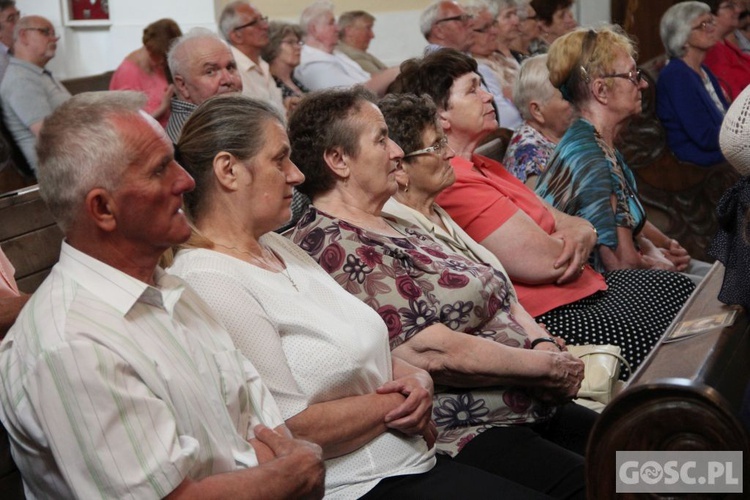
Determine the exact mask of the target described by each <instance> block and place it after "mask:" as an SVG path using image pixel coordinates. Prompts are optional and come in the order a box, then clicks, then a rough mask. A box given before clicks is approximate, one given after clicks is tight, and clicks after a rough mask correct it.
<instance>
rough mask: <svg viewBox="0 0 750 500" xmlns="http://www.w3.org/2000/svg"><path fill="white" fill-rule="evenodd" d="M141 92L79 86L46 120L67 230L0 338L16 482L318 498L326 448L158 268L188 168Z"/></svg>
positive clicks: (48, 487) (46, 491)
mask: <svg viewBox="0 0 750 500" xmlns="http://www.w3.org/2000/svg"><path fill="white" fill-rule="evenodd" d="M144 100H145V98H144V97H142V96H141V95H140V94H137V93H131V92H111V93H90V94H81V95H79V96H76V97H74V98H73V99H71V100H70V101H69V102H68V103H67V104H64V105H63V106H61V107H60V108H58V110H57V111H56V112H55V113H54V114H53V115H51V116H50V117H48V118H47V119H46V120H45V123H44V126H43V128H42V131H41V140H40V145H39V160H40V164H39V172H38V174H39V185H40V191H41V194H42V197H43V198H44V200H45V201H46V202H47V204H48V206H49V208H50V211H51V212H52V213H53V214H54V215H55V217H56V220H57V222H58V224H59V225H60V227H61V229H62V230H63V232H64V233H65V236H66V239H65V242H64V243H63V247H62V252H61V255H60V261H59V263H58V264H57V265H56V266H55V267H54V268H53V270H52V272H51V274H50V276H49V277H48V278H47V279H46V280H45V281H44V282H43V283H42V285H41V286H40V288H39V289H38V290H37V292H36V293H35V294H34V296H33V297H32V299H31V300H30V301H29V303H28V305H27V306H26V307H25V308H24V310H23V311H22V312H21V315H20V316H19V319H18V321H17V323H16V324H15V325H14V326H13V328H11V330H10V332H9V333H8V336H7V337H6V339H5V341H4V342H3V343H2V344H0V371H1V372H2V373H3V378H2V385H0V402H1V403H2V407H1V408H0V419H2V422H3V424H4V426H5V427H6V429H7V430H8V434H9V436H10V441H11V446H12V449H13V457H14V459H15V460H16V462H17V464H18V467H19V469H20V471H21V474H22V476H23V480H24V487H25V492H26V496H27V498H126V497H127V498H139V499H146V498H154V499H155V498H165V497H166V498H185V497H190V498H193V497H195V498H206V497H207V496H209V494H210V495H211V496H217V497H229V496H232V497H233V498H236V499H239V498H247V497H251V496H252V497H254V498H255V497H267V498H284V497H286V498H288V497H293V496H294V497H296V496H300V495H301V496H304V495H311V496H313V497H319V496H321V495H322V491H323V490H322V484H323V477H324V471H323V466H322V463H321V461H320V449H319V448H318V447H317V446H315V445H312V444H310V443H307V442H304V441H299V440H294V439H291V438H290V437H288V434H287V431H286V428H285V427H284V426H283V420H282V419H281V416H280V414H279V410H278V408H277V407H276V404H275V403H274V401H273V399H272V397H271V395H270V393H269V392H268V390H267V389H266V387H265V386H264V385H263V384H262V383H261V381H260V379H259V376H258V373H257V371H256V370H255V368H254V367H253V365H252V364H251V363H250V362H249V361H248V360H247V359H245V358H244V357H243V356H242V355H241V354H240V353H239V352H238V351H237V350H236V349H235V348H234V346H233V344H232V341H231V339H230V338H229V335H228V334H227V332H226V331H225V330H224V328H223V327H222V326H221V324H220V323H219V322H218V321H217V320H216V319H215V317H214V316H213V315H212V313H211V312H210V310H209V308H208V306H207V305H205V303H204V302H203V301H201V300H200V299H199V298H198V296H197V295H196V294H195V293H194V292H193V291H192V290H191V289H190V288H189V287H187V286H186V285H185V283H184V282H183V281H182V280H180V279H179V278H176V277H174V276H170V275H168V274H166V273H165V272H163V271H162V270H161V269H160V268H158V267H157V263H158V261H159V259H160V257H161V255H162V254H163V252H164V251H165V250H166V249H168V248H169V247H171V246H172V245H175V244H179V243H181V242H183V241H185V240H186V239H187V238H188V237H189V235H190V227H189V225H188V223H187V220H186V219H185V216H184V214H183V213H182V210H181V206H182V194H183V193H184V192H186V191H188V190H190V189H192V188H193V187H194V185H195V183H194V181H193V179H192V178H191V177H190V176H189V175H188V174H187V173H186V172H185V171H184V170H183V169H182V167H180V165H179V164H177V163H176V162H175V160H174V155H173V150H172V144H171V142H170V141H169V139H168V138H167V136H166V135H165V133H164V131H163V129H162V128H161V126H160V125H159V124H158V123H157V122H156V121H155V120H154V119H153V118H152V117H151V116H149V115H148V114H146V113H144V112H142V111H139V109H140V108H141V107H142V105H143V102H144ZM260 424H263V425H260ZM273 428H275V430H273Z"/></svg>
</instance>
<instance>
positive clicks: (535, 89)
mask: <svg viewBox="0 0 750 500" xmlns="http://www.w3.org/2000/svg"><path fill="white" fill-rule="evenodd" d="M555 92H556V90H555V87H553V86H552V83H551V82H550V81H549V70H548V69H547V54H540V55H538V56H534V57H529V58H528V59H526V60H525V61H524V62H523V63H522V64H521V69H520V70H519V71H518V76H517V77H516V81H515V82H514V83H513V105H514V106H515V107H516V108H518V111H519V112H520V113H521V116H522V117H523V119H524V120H526V121H530V120H531V112H530V111H529V104H530V103H531V101H532V100H536V101H540V102H542V103H546V102H547V101H549V100H550V99H551V98H552V96H553V95H554V93H555Z"/></svg>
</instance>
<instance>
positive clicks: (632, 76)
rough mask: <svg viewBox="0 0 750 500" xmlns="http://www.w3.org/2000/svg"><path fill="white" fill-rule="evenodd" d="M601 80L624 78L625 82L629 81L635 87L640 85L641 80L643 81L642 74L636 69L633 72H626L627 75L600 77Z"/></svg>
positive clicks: (617, 74) (618, 74)
mask: <svg viewBox="0 0 750 500" xmlns="http://www.w3.org/2000/svg"><path fill="white" fill-rule="evenodd" d="M602 78H625V79H626V80H630V83H632V84H633V85H635V86H636V87H637V86H638V85H640V83H641V80H643V72H642V71H641V70H640V69H637V70H635V71H628V72H627V73H615V74H612V75H602Z"/></svg>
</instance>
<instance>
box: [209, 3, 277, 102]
mask: <svg viewBox="0 0 750 500" xmlns="http://www.w3.org/2000/svg"><path fill="white" fill-rule="evenodd" d="M219 30H220V31H221V33H222V35H223V36H224V39H225V40H226V41H227V42H228V43H229V45H230V46H231V49H232V55H233V56H234V60H235V61H237V69H238V72H239V74H240V78H242V93H243V94H245V95H247V96H249V97H255V98H257V99H262V100H264V101H268V102H270V103H271V104H273V105H274V106H276V107H277V108H278V109H279V110H280V111H282V112H284V102H283V100H282V97H281V90H280V89H279V87H277V86H276V82H274V80H273V77H272V76H271V71H270V69H269V67H268V63H267V62H266V61H264V60H263V59H262V58H261V57H260V53H261V51H262V50H263V48H264V47H265V46H266V45H268V17H266V16H263V15H262V14H261V13H260V11H259V10H258V9H257V8H255V7H253V6H252V5H250V4H249V3H247V2H246V1H236V2H231V3H229V4H228V5H227V6H226V7H224V10H223V11H222V12H221V15H220V16H219Z"/></svg>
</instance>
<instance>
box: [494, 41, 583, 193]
mask: <svg viewBox="0 0 750 500" xmlns="http://www.w3.org/2000/svg"><path fill="white" fill-rule="evenodd" d="M513 104H515V105H516V107H517V108H518V110H519V111H520V112H521V116H522V117H523V119H524V122H523V125H521V127H519V128H518V129H517V130H516V132H515V133H514V134H513V137H512V138H511V140H510V144H509V145H508V149H507V150H506V152H505V158H504V159H503V165H504V166H505V168H506V170H508V172H510V173H511V174H513V175H514V176H515V177H517V178H518V180H520V181H521V182H524V183H526V185H527V186H529V187H530V188H531V189H534V186H536V180H537V178H538V177H539V175H541V173H542V172H544V171H545V170H546V169H547V162H548V161H549V158H550V156H552V152H553V151H554V150H555V146H556V145H557V143H558V142H560V139H561V138H562V136H563V134H564V133H565V131H566V130H568V127H569V126H570V123H571V122H572V121H573V107H572V106H571V105H570V103H569V102H568V101H566V100H565V99H563V96H562V94H561V93H560V91H559V90H558V89H556V88H555V87H553V86H552V84H551V83H550V81H549V70H548V69H547V54H541V55H538V56H534V57H532V58H530V59H526V60H525V61H524V62H523V64H522V65H521V71H520V73H519V74H518V79H517V80H516V83H515V85H514V86H513Z"/></svg>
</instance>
